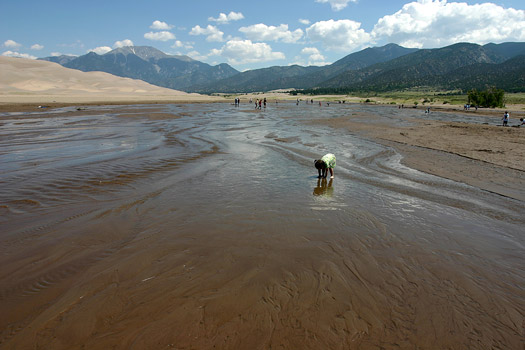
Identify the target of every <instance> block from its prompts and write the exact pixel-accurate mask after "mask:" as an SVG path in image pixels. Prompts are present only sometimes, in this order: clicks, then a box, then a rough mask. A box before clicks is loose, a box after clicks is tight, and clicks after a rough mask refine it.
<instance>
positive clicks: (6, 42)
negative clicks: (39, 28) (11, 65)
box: [4, 39, 22, 52]
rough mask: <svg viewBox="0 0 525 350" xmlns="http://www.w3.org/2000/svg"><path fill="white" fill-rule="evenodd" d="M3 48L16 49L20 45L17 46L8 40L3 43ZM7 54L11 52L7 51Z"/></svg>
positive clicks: (14, 42)
mask: <svg viewBox="0 0 525 350" xmlns="http://www.w3.org/2000/svg"><path fill="white" fill-rule="evenodd" d="M4 46H5V47H11V48H13V49H17V48H19V47H21V46H22V44H19V43H17V42H16V41H14V40H11V39H9V40H6V41H4ZM8 52H11V51H8Z"/></svg>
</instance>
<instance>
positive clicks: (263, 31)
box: [239, 23, 304, 43]
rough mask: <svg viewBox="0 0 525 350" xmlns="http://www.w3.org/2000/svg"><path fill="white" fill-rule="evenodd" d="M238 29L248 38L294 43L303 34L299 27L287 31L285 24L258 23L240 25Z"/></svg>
mask: <svg viewBox="0 0 525 350" xmlns="http://www.w3.org/2000/svg"><path fill="white" fill-rule="evenodd" d="M239 31H240V32H242V33H244V35H246V37H247V38H248V39H250V40H255V41H282V42H285V43H295V42H297V41H299V40H300V39H301V38H302V37H303V34H304V33H303V31H302V30H301V29H296V30H294V31H293V32H291V31H289V30H288V25H287V24H281V25H280V26H279V27H275V26H267V25H266V24H263V23H259V24H254V25H251V26H249V27H241V28H239Z"/></svg>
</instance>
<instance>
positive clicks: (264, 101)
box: [264, 97, 266, 108]
mask: <svg viewBox="0 0 525 350" xmlns="http://www.w3.org/2000/svg"><path fill="white" fill-rule="evenodd" d="M264 108H266V97H265V98H264Z"/></svg>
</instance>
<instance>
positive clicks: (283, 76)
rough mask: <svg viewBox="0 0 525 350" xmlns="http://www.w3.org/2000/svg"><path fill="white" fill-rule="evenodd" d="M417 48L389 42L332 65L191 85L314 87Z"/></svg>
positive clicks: (246, 89)
mask: <svg viewBox="0 0 525 350" xmlns="http://www.w3.org/2000/svg"><path fill="white" fill-rule="evenodd" d="M417 50H418V49H408V48H405V47H401V46H399V45H396V44H388V45H385V46H382V47H373V48H367V49H364V50H362V51H359V52H355V53H352V54H350V55H347V56H345V57H343V58H342V59H340V60H338V61H336V62H334V63H333V64H331V65H327V66H323V67H316V66H309V67H302V66H298V65H292V66H275V67H270V68H262V69H255V70H250V71H246V72H243V73H240V74H238V75H235V76H232V77H230V78H226V79H224V80H219V81H217V82H214V83H210V84H206V85H202V86H192V87H190V89H191V90H192V91H195V92H200V93H211V92H217V91H219V92H255V91H269V90H276V89H283V88H285V89H287V88H296V89H304V88H311V87H314V86H317V85H318V84H320V83H322V82H323V81H325V80H327V79H330V78H333V77H335V76H337V75H338V74H341V73H343V72H345V71H348V70H357V69H360V68H365V67H368V66H370V65H373V64H375V63H379V62H386V61H389V60H391V59H394V58H397V57H400V56H404V55H407V54H409V53H412V52H415V51H417Z"/></svg>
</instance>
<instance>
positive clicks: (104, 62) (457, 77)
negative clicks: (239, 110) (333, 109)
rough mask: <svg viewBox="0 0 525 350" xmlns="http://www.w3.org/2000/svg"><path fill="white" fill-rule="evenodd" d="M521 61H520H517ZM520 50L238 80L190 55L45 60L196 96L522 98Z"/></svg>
mask: <svg viewBox="0 0 525 350" xmlns="http://www.w3.org/2000/svg"><path fill="white" fill-rule="evenodd" d="M522 56H523V57H522ZM524 57H525V43H502V44H492V43H491V44H486V45H483V46H481V45H477V44H471V43H458V44H454V45H450V46H446V47H443V48H437V49H413V48H412V49H411V48H405V47H402V46H399V45H396V44H388V45H385V46H382V47H371V48H366V49H364V50H361V51H359V52H355V53H352V54H350V55H347V56H345V57H343V58H341V59H340V60H338V61H336V62H334V63H333V64H330V65H327V66H322V67H319V66H308V67H304V66H299V65H291V66H273V67H268V68H262V69H254V70H249V71H246V72H242V73H240V72H239V71H237V70H235V69H234V68H232V67H231V66H229V65H228V64H225V63H223V64H219V65H216V66H211V65H209V64H206V63H203V62H199V61H197V60H194V59H192V58H190V57H188V56H175V55H167V54H165V53H163V52H162V51H160V50H157V49H155V48H153V47H149V46H127V47H122V48H118V49H115V50H113V51H110V52H108V53H106V54H104V55H97V54H96V53H93V52H90V53H88V54H86V55H83V56H80V57H74V56H59V57H48V58H44V60H48V61H53V62H57V63H60V64H61V65H63V66H65V67H68V68H74V69H79V70H82V71H86V72H88V71H103V72H107V73H111V74H114V75H117V76H121V77H129V78H134V79H141V80H144V81H146V82H148V83H151V84H154V85H158V86H162V87H168V88H171V89H177V90H183V91H186V92H199V93H215V92H223V93H243V92H258V91H270V90H277V89H299V90H304V89H307V90H308V91H309V92H312V93H334V92H335V93H344V92H357V91H377V92H381V91H392V90H403V89H411V88H418V87H428V88H433V89H461V90H469V89H472V88H476V89H484V88H486V87H487V86H495V87H498V88H503V89H506V90H507V91H516V92H520V91H522V92H523V91H525V83H524V80H525V73H524V70H525V67H524V64H525V63H524Z"/></svg>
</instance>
